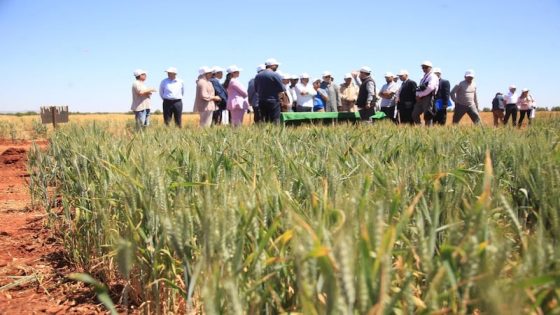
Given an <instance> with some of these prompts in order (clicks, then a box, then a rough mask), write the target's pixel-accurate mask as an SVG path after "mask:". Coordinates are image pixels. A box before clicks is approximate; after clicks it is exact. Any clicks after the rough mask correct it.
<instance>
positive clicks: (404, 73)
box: [399, 70, 408, 77]
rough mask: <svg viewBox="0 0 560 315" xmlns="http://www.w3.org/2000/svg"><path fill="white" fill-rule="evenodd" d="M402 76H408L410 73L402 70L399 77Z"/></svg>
mask: <svg viewBox="0 0 560 315" xmlns="http://www.w3.org/2000/svg"><path fill="white" fill-rule="evenodd" d="M401 75H408V71H406V70H401V71H399V77H400V76H401Z"/></svg>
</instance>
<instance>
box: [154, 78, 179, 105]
mask: <svg viewBox="0 0 560 315" xmlns="http://www.w3.org/2000/svg"><path fill="white" fill-rule="evenodd" d="M184 94H185V85H184V83H183V80H181V79H175V80H171V79H169V78H165V79H163V80H162V81H161V84H160V85H159V96H161V98H162V99H164V100H180V99H182V98H183V95H184Z"/></svg>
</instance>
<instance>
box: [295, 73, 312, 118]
mask: <svg viewBox="0 0 560 315" xmlns="http://www.w3.org/2000/svg"><path fill="white" fill-rule="evenodd" d="M299 81H300V82H299V83H298V84H296V95H297V100H296V102H297V111H298V112H311V111H313V97H314V96H315V94H317V92H316V91H315V89H314V88H313V85H312V84H309V74H307V73H302V74H301V75H300V76H299Z"/></svg>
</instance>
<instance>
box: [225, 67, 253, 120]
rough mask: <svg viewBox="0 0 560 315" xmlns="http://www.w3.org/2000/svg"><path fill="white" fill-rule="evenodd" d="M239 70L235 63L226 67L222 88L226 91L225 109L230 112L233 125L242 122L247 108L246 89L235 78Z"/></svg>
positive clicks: (237, 76)
mask: <svg viewBox="0 0 560 315" xmlns="http://www.w3.org/2000/svg"><path fill="white" fill-rule="evenodd" d="M241 70H242V69H239V68H238V67H237V66H236V65H233V66H230V67H229V68H227V70H226V71H227V76H226V81H225V82H224V88H225V89H226V90H227V93H228V100H227V109H228V110H229V112H230V114H231V124H232V125H233V126H234V127H237V126H241V125H242V124H243V117H244V116H245V113H246V112H247V109H249V102H248V101H247V95H248V94H247V89H246V88H245V87H244V86H243V85H242V84H241V83H240V82H239V80H237V78H239V72H240V71H241Z"/></svg>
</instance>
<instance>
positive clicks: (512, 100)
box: [504, 84, 519, 127]
mask: <svg viewBox="0 0 560 315" xmlns="http://www.w3.org/2000/svg"><path fill="white" fill-rule="evenodd" d="M516 90H517V88H516V87H515V85H513V84H512V85H510V86H509V93H508V94H506V96H505V97H504V105H505V106H506V115H505V116H504V125H507V123H508V120H509V117H510V116H511V119H512V121H511V122H512V124H513V126H514V127H515V126H516V124H517V99H518V98H519V97H518V96H517V95H516V94H515V91H516Z"/></svg>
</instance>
